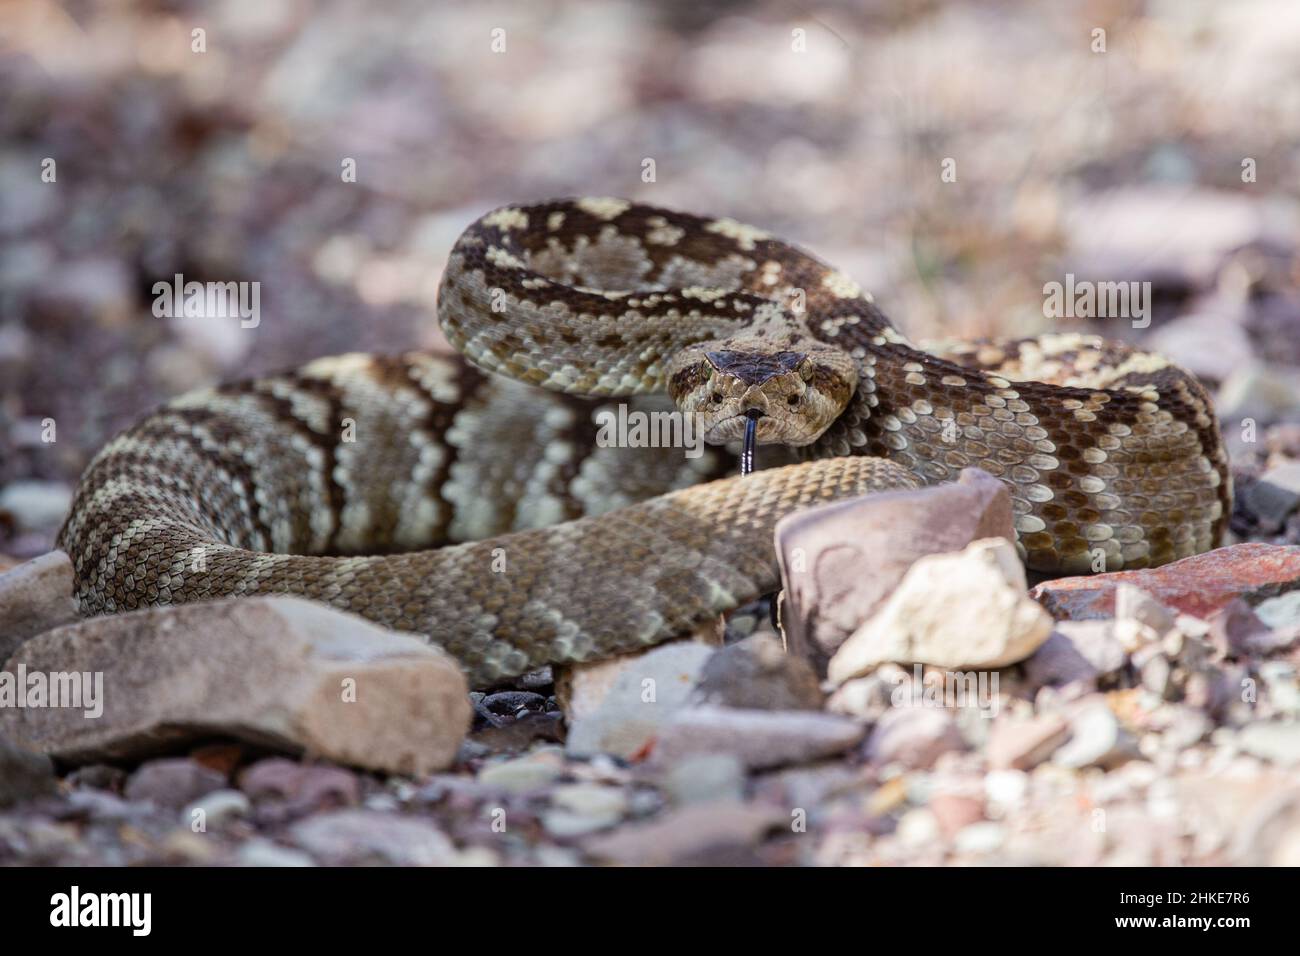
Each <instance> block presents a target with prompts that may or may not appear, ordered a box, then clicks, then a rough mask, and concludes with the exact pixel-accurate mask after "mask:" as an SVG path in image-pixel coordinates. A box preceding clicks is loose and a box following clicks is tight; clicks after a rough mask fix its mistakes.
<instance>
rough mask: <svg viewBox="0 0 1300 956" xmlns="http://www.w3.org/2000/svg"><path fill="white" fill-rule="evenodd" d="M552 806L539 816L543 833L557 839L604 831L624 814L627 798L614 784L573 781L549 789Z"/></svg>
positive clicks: (626, 808)
mask: <svg viewBox="0 0 1300 956" xmlns="http://www.w3.org/2000/svg"><path fill="white" fill-rule="evenodd" d="M551 805H552V809H551V810H549V811H547V812H546V813H544V814H543V815H542V826H543V827H545V828H546V832H547V833H549V834H551V836H554V837H560V838H561V839H564V838H569V837H577V836H585V835H587V834H588V833H594V832H595V831H597V830H606V829H608V828H610V827H612V826H614V825H615V824H616V823H618V822H619V821H620V820H622V819H623V816H624V814H626V813H627V810H628V806H627V797H626V795H625V794H624V793H623V791H622V790H620V789H618V788H617V787H607V786H603V785H601V784H597V783H573V784H568V785H567V786H563V787H556V788H555V790H553V791H552V792H551Z"/></svg>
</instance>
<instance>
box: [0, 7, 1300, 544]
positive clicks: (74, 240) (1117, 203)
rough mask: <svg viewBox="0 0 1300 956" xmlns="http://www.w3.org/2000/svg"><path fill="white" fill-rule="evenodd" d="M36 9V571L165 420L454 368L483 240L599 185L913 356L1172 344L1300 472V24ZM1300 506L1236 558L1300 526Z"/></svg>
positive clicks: (6, 97) (20, 49)
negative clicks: (73, 499) (1148, 296)
mask: <svg viewBox="0 0 1300 956" xmlns="http://www.w3.org/2000/svg"><path fill="white" fill-rule="evenodd" d="M3 10H4V13H3V17H0V552H4V553H7V554H10V555H12V556H14V557H26V556H30V555H32V554H37V553H40V552H42V551H44V550H45V549H46V548H48V546H49V544H50V542H51V541H52V538H53V535H54V533H55V531H56V529H57V525H58V522H59V520H60V518H61V514H62V511H63V507H64V505H65V503H66V499H67V496H68V494H69V490H70V487H71V485H72V483H74V482H75V479H76V476H77V475H78V474H79V472H80V471H81V469H82V468H83V467H84V465H85V463H86V461H87V459H88V456H89V455H90V454H93V452H94V450H95V449H96V448H97V447H98V446H99V445H101V444H102V443H103V442H104V441H105V439H106V438H108V437H109V436H110V435H111V434H112V433H113V432H114V431H116V430H117V429H119V428H122V427H124V426H125V425H127V424H129V423H130V422H131V421H132V420H133V419H134V418H136V417H138V416H139V415H140V414H141V413H142V412H144V411H145V410H147V409H148V408H149V407H151V406H152V405H154V404H156V403H157V402H159V401H161V400H163V399H166V398H168V397H170V396H172V395H174V394H177V393H178V392H181V391H184V390H187V389H189V388H193V387H195V386H200V385H204V384H209V383H212V382H214V381H216V380H220V379H223V378H231V377H236V376H242V375H246V374H256V373H260V372H265V371H268V370H272V369H275V368H278V367H284V366H289V365H295V364H298V363H300V362H302V361H304V360H305V359H308V358H311V357H314V356H317V355H321V354H328V353H334V352H341V351H348V350H380V349H388V350H399V349H404V348H409V347H416V346H428V345H436V344H438V343H439V339H440V336H439V333H438V331H437V329H436V326H435V322H434V319H433V302H434V296H435V290H436V288H437V284H438V280H439V275H440V270H441V268H442V265H443V262H444V260H445V257H446V255H447V252H448V250H449V248H450V246H451V244H452V242H453V241H454V239H455V237H456V235H457V234H458V232H459V231H460V230H461V229H462V228H463V227H464V226H465V225H466V224H467V223H468V222H469V221H470V220H472V219H473V218H474V217H475V216H477V215H478V214H480V213H481V212H483V211H484V210H486V209H488V208H490V207H492V206H494V205H496V204H500V203H504V202H510V201H526V200H534V199H540V198H544V197H549V196H555V195H565V194H611V195H619V196H628V197H634V198H637V199H642V200H646V201H650V202H655V203H661V204H664V205H669V206H679V207H683V208H687V209H694V210H702V211H710V212H715V213H719V214H725V215H728V216H732V217H734V218H738V219H741V220H744V221H750V222H754V223H756V224H760V225H762V226H763V227H765V228H768V229H770V230H772V231H775V232H776V233H778V234H780V235H783V236H786V237H788V238H790V239H792V240H795V241H797V242H799V243H801V244H802V245H804V246H805V247H807V248H809V249H811V250H813V251H815V252H816V253H818V254H820V255H821V256H822V257H824V258H826V259H829V260H830V261H832V262H834V263H836V264H837V265H839V266H840V267H841V268H843V269H845V270H847V271H848V272H850V273H852V274H853V275H854V276H855V277H856V278H857V279H858V280H859V281H860V282H862V283H863V285H864V286H866V287H867V288H870V289H872V290H873V291H874V293H875V295H876V297H877V301H879V302H880V303H881V304H882V305H883V307H884V308H885V309H886V311H887V312H888V313H889V314H890V315H891V316H892V317H893V318H894V320H895V321H896V322H897V323H898V324H899V325H900V326H901V327H902V328H903V329H904V330H906V331H907V333H908V334H910V335H912V336H913V337H916V338H927V337H948V336H974V335H1004V334H1006V335H1017V334H1033V333H1037V332H1039V331H1042V330H1044V329H1048V328H1052V329H1059V330H1066V331H1071V330H1088V331H1100V332H1102V333H1103V334H1106V335H1109V336H1112V337H1125V338H1133V337H1138V336H1141V337H1147V338H1150V339H1151V340H1153V342H1154V344H1155V345H1156V346H1157V347H1159V348H1162V349H1164V350H1166V351H1167V352H1169V353H1171V354H1173V355H1174V356H1175V357H1176V358H1177V359H1179V360H1180V361H1182V362H1184V363H1185V364H1187V365H1188V366H1189V367H1191V368H1192V369H1193V370H1194V371H1196V372H1197V373H1199V374H1201V375H1203V376H1204V377H1205V378H1207V379H1208V380H1210V381H1211V383H1212V384H1213V385H1214V386H1215V387H1219V386H1222V388H1223V391H1224V392H1225V393H1226V394H1224V395H1223V398H1222V412H1223V416H1224V418H1225V420H1226V423H1228V424H1230V425H1231V427H1229V428H1227V432H1228V437H1229V440H1230V441H1231V442H1232V444H1233V447H1234V451H1236V452H1237V453H1238V456H1239V459H1240V461H1239V466H1240V467H1241V468H1243V469H1245V472H1246V479H1247V483H1248V482H1249V480H1250V479H1251V478H1253V476H1254V475H1257V474H1259V473H1261V472H1263V471H1266V470H1267V469H1268V468H1269V467H1270V466H1271V465H1274V464H1277V463H1279V462H1278V459H1280V458H1281V457H1284V456H1291V455H1295V454H1297V452H1300V434H1297V426H1295V425H1293V426H1291V427H1290V428H1288V429H1283V430H1281V431H1276V430H1273V431H1270V429H1269V426H1270V425H1272V424H1274V423H1275V422H1277V421H1282V420H1285V419H1288V418H1290V419H1291V420H1293V421H1297V420H1300V413H1298V412H1297V404H1298V403H1300V398H1297V393H1298V391H1300V390H1297V388H1296V387H1295V382H1296V379H1295V374H1296V373H1295V367H1296V363H1297V362H1300V299H1298V298H1297V295H1296V292H1295V279H1296V274H1297V259H1296V246H1297V237H1300V218H1298V215H1297V204H1296V200H1297V192H1298V190H1300V175H1297V174H1298V173H1300V141H1298V140H1297V136H1296V131H1297V125H1298V124H1300V7H1297V6H1296V5H1295V4H1294V3H1290V2H1287V0H1256V2H1241V3H1233V4H1220V3H1213V2H1188V0H1178V2H1174V0H1169V2H1155V0H1152V2H1127V0H1105V2H1100V0H1091V2H1082V0H1080V2H1066V3H1053V4H1050V5H1043V4H1037V3H1028V2H1026V3H1018V2H999V3H992V4H979V5H970V4H960V3H944V2H937V0H934V2H913V0H907V2H899V0H888V2H886V0H858V2H848V0H843V2H827V3H810V4H801V5H795V6H793V7H792V5H790V4H786V3H775V2H771V3H764V2H754V3H748V2H740V0H735V2H729V0H719V2H707V3H696V2H693V0H692V2H688V0H680V2H667V3H658V4H653V3H635V2H630V0H629V2H618V0H607V2H598V3H592V2H576V0H575V2H562V0H551V2H547V3H536V4H533V3H530V4H524V3H515V2H481V3H474V4H457V3H424V2H397V3H389V4H385V5H384V6H383V8H382V10H379V9H376V8H375V7H374V6H373V5H370V4H366V3H362V2H360V0H356V2H352V0H334V2H329V0H326V2H320V3H309V2H306V0H262V2H259V3H257V4H247V3H238V2H235V0H228V2H214V3H199V2H161V0H160V2H139V3H114V4H104V3H96V2H51V0H10V2H6V3H5V4H4V6H3ZM196 30H199V31H202V32H201V33H200V34H196V33H195V32H194V31H196ZM200 48H201V49H200ZM47 159H50V160H53V161H54V165H53V167H50V168H52V172H53V179H54V181H53V182H48V181H45V179H48V178H50V176H49V174H48V173H47V174H46V175H45V176H44V177H43V175H42V174H43V171H45V170H46V168H47V167H49V164H48V163H45V162H44V161H45V160H47ZM346 160H352V161H354V162H355V182H350V181H345V176H344V175H343V169H344V164H345V161H346ZM647 160H652V161H653V173H654V175H653V179H654V181H653V182H647V181H645V179H646V178H648V177H647V176H646V175H644V171H645V170H646V168H647V163H646V161H647ZM946 161H950V162H949V163H948V165H945V162H946ZM1247 161H1249V162H1247ZM1247 166H1248V167H1249V170H1247V168H1246V167H1247ZM945 170H947V171H948V173H949V174H948V175H947V176H945V175H944V173H945ZM954 176H955V181H952V180H954ZM945 180H949V181H945ZM176 273H182V274H183V275H184V276H185V277H186V278H187V279H197V280H220V281H250V280H256V281H259V282H260V283H261V322H260V324H259V325H258V327H256V328H248V329H245V328H241V327H240V325H239V323H238V322H222V321H220V320H210V319H209V320H203V321H201V322H193V321H191V322H184V321H178V320H170V319H166V318H162V319H160V318H156V317H155V316H154V315H153V312H152V309H151V306H152V301H153V295H152V292H151V289H152V286H153V283H154V282H156V281H160V280H170V278H171V277H172V276H173V275H174V274H176ZM1066 273H1074V274H1075V275H1076V276H1077V277H1078V278H1079V279H1092V280H1120V279H1139V280H1149V281H1151V282H1152V283H1153V287H1152V293H1153V298H1154V300H1155V308H1154V315H1153V318H1154V321H1153V322H1152V324H1151V326H1150V328H1149V329H1146V330H1143V331H1139V330H1135V329H1133V328H1132V324H1131V323H1130V322H1128V321H1126V320H1123V319H1110V320H1105V321H1101V322H1091V323H1089V322H1087V321H1085V320H1082V319H1055V318H1048V317H1045V315H1044V307H1043V303H1044V295H1043V286H1044V284H1045V283H1047V282H1052V281H1063V279H1064V276H1065V274H1066ZM1241 418H1250V419H1251V420H1252V421H1254V422H1255V429H1254V431H1253V432H1252V433H1250V434H1248V435H1246V438H1247V439H1250V440H1249V441H1242V440H1240V439H1241V438H1242V430H1241V429H1240V428H1239V427H1238V426H1237V425H1236V422H1237V421H1238V420H1240V419H1241ZM51 426H52V427H51ZM51 438H54V439H55V440H53V441H51V440H50V439H51ZM1276 511H1277V509H1276V508H1273V509H1272V510H1271V511H1270V512H1269V514H1267V515H1265V516H1264V521H1263V523H1264V525H1265V528H1264V530H1263V531H1261V529H1260V527H1259V525H1260V522H1259V521H1258V520H1257V516H1255V515H1254V514H1253V513H1246V512H1243V513H1241V514H1239V515H1238V521H1237V525H1238V531H1239V532H1242V533H1243V534H1247V535H1250V534H1261V533H1267V534H1285V533H1286V532H1285V524H1286V521H1285V520H1284V518H1285V516H1284V515H1278V514H1276ZM1291 539H1292V540H1298V539H1297V538H1296V534H1295V529H1294V528H1293V529H1292V534H1291Z"/></svg>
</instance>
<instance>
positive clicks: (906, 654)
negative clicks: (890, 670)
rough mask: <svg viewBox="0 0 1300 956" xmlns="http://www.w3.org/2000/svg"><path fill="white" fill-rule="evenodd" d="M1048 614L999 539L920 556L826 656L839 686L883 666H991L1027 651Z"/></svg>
mask: <svg viewBox="0 0 1300 956" xmlns="http://www.w3.org/2000/svg"><path fill="white" fill-rule="evenodd" d="M1051 632H1052V617H1051V615H1050V614H1048V613H1047V611H1045V610H1044V609H1043V607H1042V606H1041V605H1039V604H1038V602H1037V601H1034V600H1033V599H1031V598H1030V597H1029V595H1028V594H1027V593H1026V590H1025V569H1024V567H1023V566H1022V565H1021V563H1020V559H1019V558H1018V557H1017V556H1016V550H1015V548H1014V546H1013V545H1012V544H1011V543H1010V542H1009V541H1006V540H1004V539H1002V538H985V539H982V540H980V541H976V542H973V543H972V544H971V545H969V546H968V547H967V548H966V549H965V550H963V551H961V552H958V553H956V554H940V555H930V556H928V557H924V558H921V559H920V560H918V561H917V562H916V563H915V564H913V565H912V567H911V568H910V569H909V570H908V572H907V574H906V575H905V576H904V578H903V580H902V582H901V583H900V584H899V586H898V589H897V590H896V591H895V592H894V593H893V594H892V595H891V596H890V598H889V600H888V601H886V602H885V605H884V607H883V608H881V610H880V611H879V612H878V613H877V614H876V615H875V616H873V617H872V618H871V620H869V621H868V622H867V623H866V624H864V625H863V626H862V627H861V628H860V629H859V630H858V631H856V632H855V633H854V634H853V636H852V637H850V638H849V639H848V640H847V641H845V643H844V645H843V646H842V647H841V648H840V649H839V650H838V651H837V652H836V654H835V656H834V657H833V658H832V659H831V662H830V666H829V669H828V674H829V677H830V679H831V680H832V681H834V682H835V683H836V684H841V683H843V682H844V681H846V680H849V679H850V678H853V677H858V676H860V675H862V674H865V673H867V672H868V671H870V670H871V669H872V668H874V667H876V666H877V665H879V664H882V663H885V662H886V661H894V662H897V663H903V664H933V665H937V666H939V667H949V668H954V669H956V668H963V667H969V668H987V669H993V668H998V667H1005V666H1007V665H1008V664H1014V663H1016V662H1017V661H1021V660H1024V659H1025V658H1026V657H1028V656H1029V655H1030V654H1032V653H1034V651H1036V650H1037V649H1038V648H1039V647H1040V646H1041V645H1042V644H1043V642H1044V641H1046V640H1047V638H1048V636H1049V635H1050V634H1051Z"/></svg>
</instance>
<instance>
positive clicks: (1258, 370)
mask: <svg viewBox="0 0 1300 956" xmlns="http://www.w3.org/2000/svg"><path fill="white" fill-rule="evenodd" d="M1298 386H1300V376H1297V375H1295V374H1294V373H1293V372H1291V371H1290V370H1287V369H1282V368H1271V367H1269V366H1267V365H1264V364H1263V363H1261V362H1250V363H1248V364H1246V365H1244V366H1242V367H1241V368H1239V369H1237V370H1236V371H1234V372H1233V373H1232V374H1231V375H1229V376H1228V377H1227V378H1226V379H1225V380H1224V382H1223V384H1222V385H1221V386H1220V387H1219V391H1218V393H1217V394H1216V396H1215V399H1214V408H1215V410H1216V411H1217V412H1218V413H1219V420H1220V421H1222V422H1231V421H1235V420H1238V419H1242V418H1255V419H1258V420H1260V421H1262V422H1272V421H1276V420H1278V419H1280V418H1283V417H1285V416H1287V415H1289V414H1291V413H1293V412H1295V411H1296V410H1297V409H1300V398H1297V395H1300V387H1298Z"/></svg>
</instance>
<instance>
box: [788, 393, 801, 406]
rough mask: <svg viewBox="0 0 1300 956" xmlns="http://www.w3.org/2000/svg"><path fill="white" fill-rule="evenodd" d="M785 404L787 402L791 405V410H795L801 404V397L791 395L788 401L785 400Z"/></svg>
mask: <svg viewBox="0 0 1300 956" xmlns="http://www.w3.org/2000/svg"><path fill="white" fill-rule="evenodd" d="M785 402H786V404H787V405H789V406H790V407H791V408H793V407H794V406H795V405H798V404H799V396H798V395H791V396H790V397H789V398H787V399H786V400H785Z"/></svg>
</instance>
